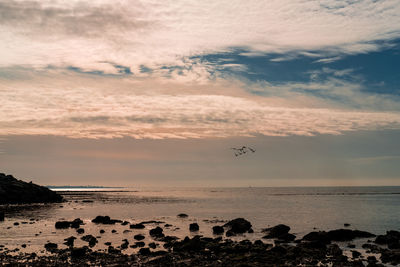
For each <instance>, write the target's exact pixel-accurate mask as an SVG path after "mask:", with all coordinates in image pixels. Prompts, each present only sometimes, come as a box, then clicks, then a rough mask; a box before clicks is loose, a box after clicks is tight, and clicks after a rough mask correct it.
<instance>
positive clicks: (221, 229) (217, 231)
mask: <svg viewBox="0 0 400 267" xmlns="http://www.w3.org/2000/svg"><path fill="white" fill-rule="evenodd" d="M212 230H213V234H214V235H222V234H223V233H224V231H225V230H224V227H222V226H218V225H217V226H214V227H213V228H212Z"/></svg>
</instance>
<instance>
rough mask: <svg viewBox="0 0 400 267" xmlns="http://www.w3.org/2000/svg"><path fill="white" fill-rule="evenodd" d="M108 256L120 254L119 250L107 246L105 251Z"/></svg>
mask: <svg viewBox="0 0 400 267" xmlns="http://www.w3.org/2000/svg"><path fill="white" fill-rule="evenodd" d="M107 251H108V253H110V254H120V253H121V250H119V249H116V248H114V247H113V246H109V247H108V249H107Z"/></svg>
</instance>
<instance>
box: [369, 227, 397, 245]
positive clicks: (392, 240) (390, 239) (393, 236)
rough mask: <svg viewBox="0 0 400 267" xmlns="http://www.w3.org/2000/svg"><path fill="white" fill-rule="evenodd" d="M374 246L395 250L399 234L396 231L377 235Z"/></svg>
mask: <svg viewBox="0 0 400 267" xmlns="http://www.w3.org/2000/svg"><path fill="white" fill-rule="evenodd" d="M374 242H375V243H376V244H380V245H388V246H389V245H390V247H391V248H393V249H394V248H396V247H397V246H398V245H396V244H399V243H400V232H398V231H394V230H392V231H387V232H386V234H385V235H378V236H377V237H376V238H375V241H374Z"/></svg>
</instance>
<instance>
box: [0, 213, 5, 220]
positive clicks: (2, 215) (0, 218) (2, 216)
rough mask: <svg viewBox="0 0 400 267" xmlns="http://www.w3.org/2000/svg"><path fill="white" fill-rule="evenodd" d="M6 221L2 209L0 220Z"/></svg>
mask: <svg viewBox="0 0 400 267" xmlns="http://www.w3.org/2000/svg"><path fill="white" fill-rule="evenodd" d="M2 221H4V211H1V210H0V222H2Z"/></svg>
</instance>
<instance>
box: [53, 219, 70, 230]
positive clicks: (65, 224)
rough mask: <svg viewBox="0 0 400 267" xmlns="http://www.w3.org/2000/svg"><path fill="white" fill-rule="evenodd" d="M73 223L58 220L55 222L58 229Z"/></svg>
mask: <svg viewBox="0 0 400 267" xmlns="http://www.w3.org/2000/svg"><path fill="white" fill-rule="evenodd" d="M70 225H71V223H70V222H68V221H58V222H56V224H55V227H56V229H67V228H69V226H70Z"/></svg>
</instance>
